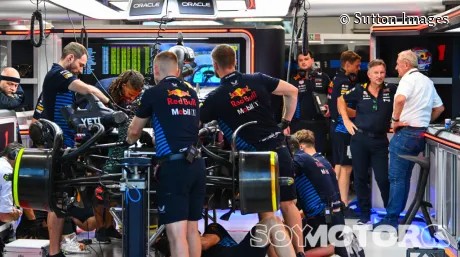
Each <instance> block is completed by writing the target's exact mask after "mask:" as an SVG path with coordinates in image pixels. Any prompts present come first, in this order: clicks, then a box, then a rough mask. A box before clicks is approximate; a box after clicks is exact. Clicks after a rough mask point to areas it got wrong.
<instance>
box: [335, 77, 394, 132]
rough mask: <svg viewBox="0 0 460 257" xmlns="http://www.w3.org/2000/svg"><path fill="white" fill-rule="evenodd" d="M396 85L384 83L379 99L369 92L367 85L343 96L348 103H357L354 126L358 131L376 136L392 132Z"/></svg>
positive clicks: (358, 86) (360, 86) (355, 88)
mask: <svg viewBox="0 0 460 257" xmlns="http://www.w3.org/2000/svg"><path fill="white" fill-rule="evenodd" d="M395 93H396V85H394V84H388V83H384V84H383V86H382V88H381V89H380V90H379V93H378V95H377V98H375V97H374V96H373V95H372V94H371V93H370V92H369V85H368V84H367V83H365V84H360V85H357V86H356V87H354V88H353V89H351V90H350V91H348V92H347V93H345V94H344V95H343V98H344V100H345V101H346V102H355V103H356V118H355V120H354V124H355V125H356V127H358V129H362V130H364V131H367V132H371V133H375V134H386V133H388V131H389V130H390V126H391V115H392V113H393V103H394V95H395Z"/></svg>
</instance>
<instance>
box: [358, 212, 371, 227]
mask: <svg viewBox="0 0 460 257" xmlns="http://www.w3.org/2000/svg"><path fill="white" fill-rule="evenodd" d="M357 224H358V225H370V224H372V222H371V215H367V214H363V215H361V218H360V219H359V220H358V223H357Z"/></svg>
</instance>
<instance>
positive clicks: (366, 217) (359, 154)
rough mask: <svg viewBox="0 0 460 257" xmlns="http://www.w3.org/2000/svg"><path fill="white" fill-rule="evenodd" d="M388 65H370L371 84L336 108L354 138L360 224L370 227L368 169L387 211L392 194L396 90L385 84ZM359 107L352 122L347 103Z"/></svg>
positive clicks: (353, 91)
mask: <svg viewBox="0 0 460 257" xmlns="http://www.w3.org/2000/svg"><path fill="white" fill-rule="evenodd" d="M385 74H386V65H385V62H383V61H382V60H380V59H375V60H372V61H371V62H369V64H368V72H367V75H368V77H369V80H370V82H369V83H364V84H361V85H356V86H355V87H354V88H353V89H351V90H350V91H348V92H347V93H345V94H344V95H343V96H341V97H340V98H339V99H338V102H337V105H338V106H337V107H338V110H339V113H340V114H341V115H342V119H343V123H344V125H345V127H346V128H347V131H348V132H349V133H350V134H351V135H352V137H351V143H350V144H351V154H352V156H353V175H354V188H355V191H356V195H357V198H358V205H359V208H360V210H361V219H360V220H358V224H368V223H370V220H371V219H370V217H371V200H370V197H371V192H370V190H369V186H368V184H369V176H368V168H369V166H371V167H372V169H373V170H374V177H375V180H376V182H377V185H378V186H379V189H380V194H381V197H382V200H383V204H384V206H385V208H386V206H387V204H388V199H389V194H390V182H389V180H388V154H389V152H388V151H389V150H388V146H389V142H388V137H387V133H388V131H389V130H390V125H391V115H392V114H393V102H394V101H393V100H394V95H395V93H396V86H395V85H392V84H387V83H386V82H384V79H385ZM350 102H354V103H356V118H355V121H354V122H352V121H351V120H350V118H349V117H348V114H347V111H346V109H347V103H350Z"/></svg>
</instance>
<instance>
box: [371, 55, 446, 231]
mask: <svg viewBox="0 0 460 257" xmlns="http://www.w3.org/2000/svg"><path fill="white" fill-rule="evenodd" d="M396 63H397V65H396V70H397V71H398V74H399V77H400V78H401V80H400V82H399V85H398V89H397V91H396V94H395V100H394V110H393V117H392V127H393V130H394V136H393V138H392V139H391V142H390V167H389V170H388V178H389V180H390V199H389V201H388V206H387V207H386V210H387V214H386V216H385V218H384V219H383V220H382V221H380V222H379V223H377V224H375V225H374V228H376V227H377V226H379V225H391V226H393V227H395V228H397V226H398V218H399V215H400V213H401V212H402V211H403V210H404V207H405V206H406V202H407V198H408V195H409V186H410V178H411V175H412V169H413V168H414V165H415V163H414V162H411V161H408V160H405V159H402V158H400V157H399V155H412V156H418V155H419V154H420V152H422V151H423V150H424V147H425V138H424V135H423V134H424V133H425V131H426V129H427V127H428V125H429V124H430V122H431V121H434V120H436V119H437V118H438V117H439V115H440V114H441V113H442V112H443V111H444V106H443V103H442V101H441V98H440V97H439V95H438V93H437V92H436V89H435V87H434V85H433V81H431V80H430V79H429V78H428V77H426V76H425V75H423V74H422V73H420V72H419V71H418V69H417V67H418V60H417V55H416V54H415V53H414V52H412V51H411V50H406V51H403V52H401V53H399V55H398V59H397V61H396Z"/></svg>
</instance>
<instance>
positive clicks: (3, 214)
mask: <svg viewBox="0 0 460 257" xmlns="http://www.w3.org/2000/svg"><path fill="white" fill-rule="evenodd" d="M21 148H23V146H22V145H21V144H19V143H16V142H15V143H10V144H8V145H7V146H6V148H5V149H4V150H3V152H2V156H1V158H0V246H1V248H3V245H4V244H6V243H7V242H8V239H9V238H10V237H11V235H12V233H13V226H12V224H11V223H9V222H12V221H16V220H18V219H19V217H21V215H22V212H21V210H19V209H17V208H16V207H14V205H13V195H12V192H11V181H10V179H8V178H7V177H8V176H11V175H12V174H13V167H14V163H15V159H16V156H17V154H18V152H19V150H20V149H21ZM0 250H2V251H3V249H0Z"/></svg>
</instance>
